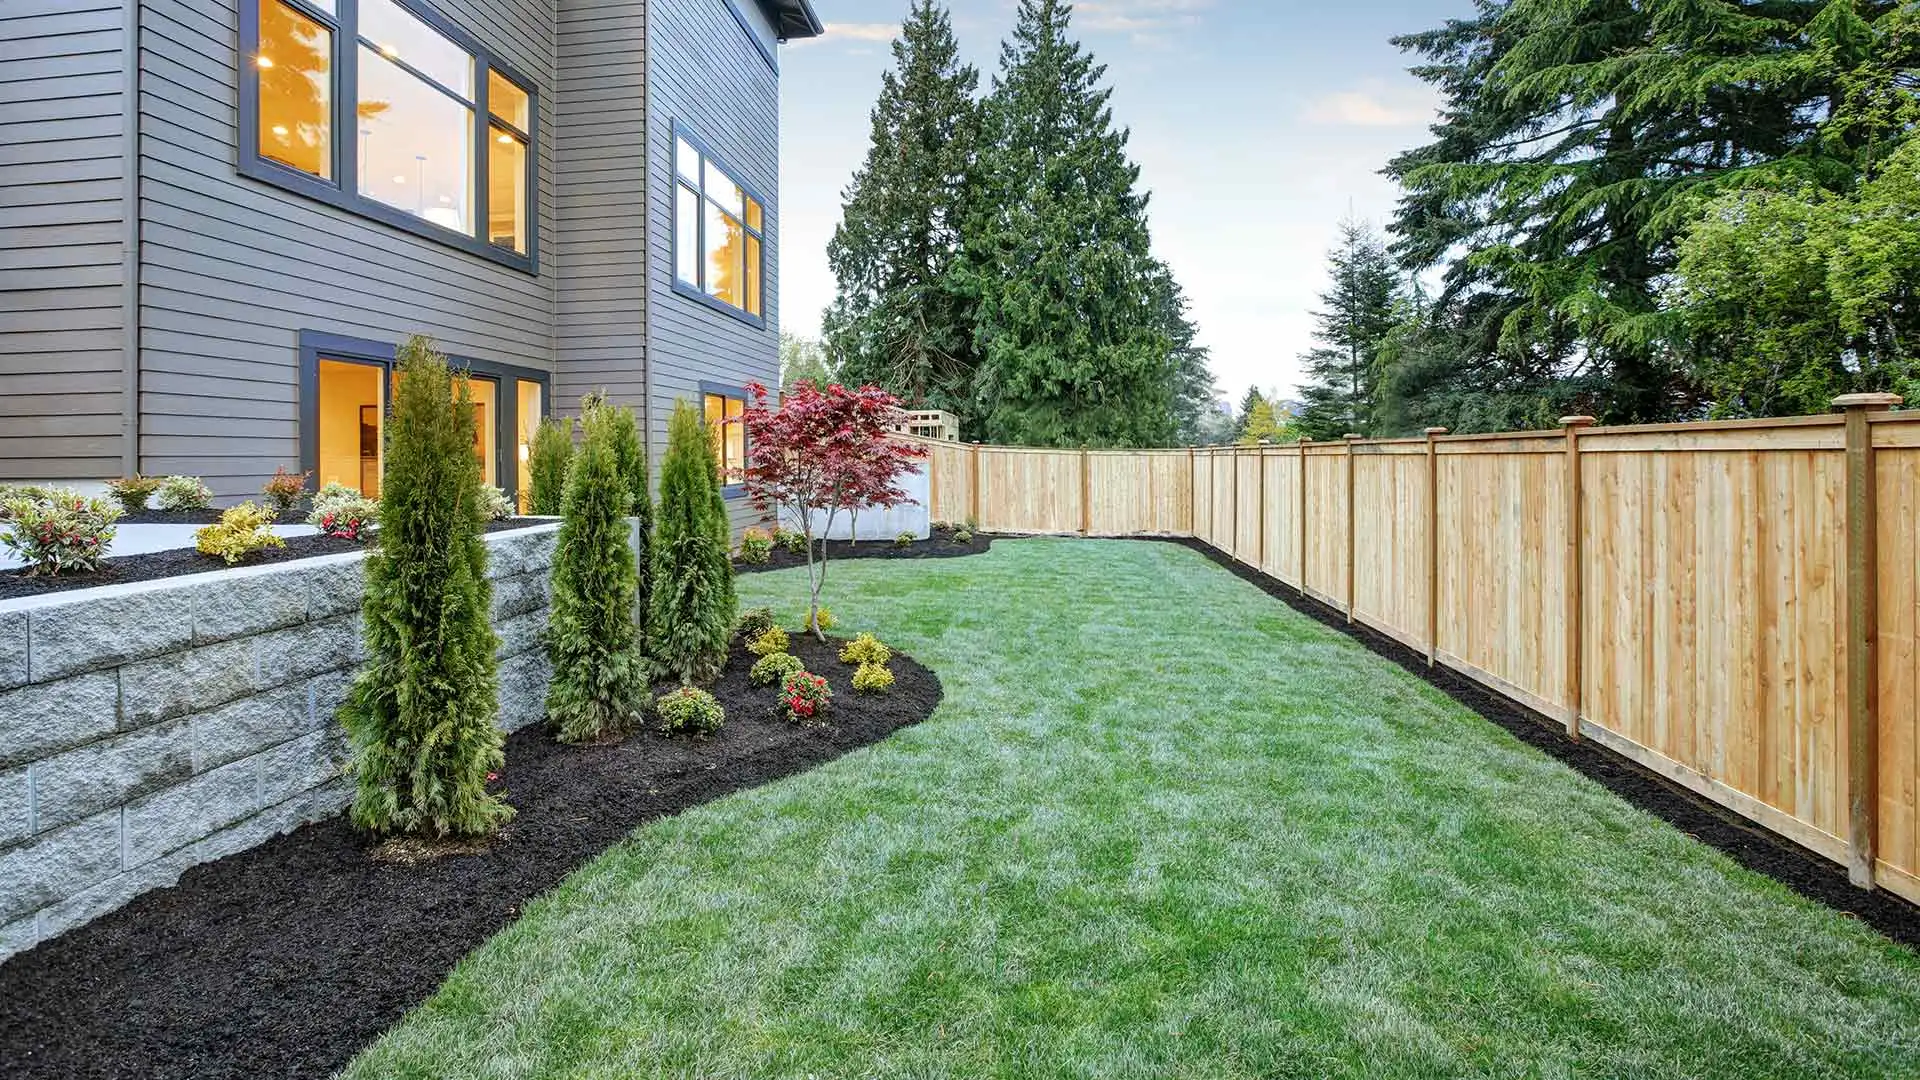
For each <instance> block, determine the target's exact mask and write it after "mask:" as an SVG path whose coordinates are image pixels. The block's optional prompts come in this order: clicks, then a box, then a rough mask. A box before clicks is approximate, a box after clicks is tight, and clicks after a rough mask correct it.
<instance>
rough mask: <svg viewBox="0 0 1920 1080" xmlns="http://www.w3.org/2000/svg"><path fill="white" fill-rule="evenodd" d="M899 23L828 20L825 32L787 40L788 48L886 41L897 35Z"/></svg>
mask: <svg viewBox="0 0 1920 1080" xmlns="http://www.w3.org/2000/svg"><path fill="white" fill-rule="evenodd" d="M899 33H900V24H899V23H881V22H865V23H862V22H830V23H828V24H827V32H826V33H825V34H823V35H821V36H820V37H817V38H799V39H796V40H794V41H789V42H787V47H788V48H793V47H794V46H796V45H800V46H805V45H818V44H839V43H852V42H873V41H879V42H888V41H892V40H893V39H894V38H895V37H897V36H899Z"/></svg>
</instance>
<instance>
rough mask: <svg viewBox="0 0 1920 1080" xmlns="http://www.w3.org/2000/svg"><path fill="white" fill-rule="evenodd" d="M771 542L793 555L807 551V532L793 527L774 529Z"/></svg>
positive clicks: (803, 553)
mask: <svg viewBox="0 0 1920 1080" xmlns="http://www.w3.org/2000/svg"><path fill="white" fill-rule="evenodd" d="M773 542H774V543H776V544H778V545H780V546H781V547H783V548H785V549H787V550H788V551H791V552H792V553H794V554H795V555H805V554H806V553H807V534H806V533H803V532H799V531H796V530H794V529H775V530H774V531H773Z"/></svg>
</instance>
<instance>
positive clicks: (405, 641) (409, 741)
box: [340, 337, 513, 837]
mask: <svg viewBox="0 0 1920 1080" xmlns="http://www.w3.org/2000/svg"><path fill="white" fill-rule="evenodd" d="M399 360H400V377H399V380H398V382H399V385H398V387H397V389H396V390H395V394H394V405H393V414H392V416H391V417H390V418H389V419H388V421H387V450H386V476H385V481H384V485H383V488H382V490H381V493H380V530H379V532H378V534H377V536H376V540H375V545H374V550H373V552H372V553H371V554H370V555H369V556H368V557H367V564H366V566H367V570H366V576H367V591H366V603H365V607H364V610H363V613H362V614H363V618H364V621H365V624H366V640H367V652H368V660H367V663H366V665H365V666H364V667H363V668H362V669H361V670H360V673H359V675H358V676H357V677H356V678H355V680H354V683H353V686H352V688H351V689H350V690H349V691H348V694H347V699H346V702H345V703H344V704H343V705H342V706H341V707H340V721H341V723H342V725H343V726H344V727H345V728H346V731H347V735H348V737H349V739H350V740H351V742H352V746H353V763H352V772H353V775H354V778H355V781H356V790H355V793H354V798H353V807H352V817H353V821H354V823H355V824H356V825H358V826H359V827H361V828H363V829H366V830H369V831H371V832H375V833H411V834H416V835H424V836H432V837H448V836H476V835H482V834H485V833H489V832H492V831H493V830H494V829H495V828H496V827H498V826H499V825H500V824H501V823H502V822H504V821H506V820H507V819H508V818H509V817H511V816H512V814H513V811H512V810H511V809H510V808H508V807H507V805H506V804H505V803H502V802H501V801H500V800H499V799H498V798H496V797H495V796H493V795H491V794H489V793H488V792H487V789H486V783H487V774H488V773H489V772H492V771H495V770H497V769H499V768H500V766H501V764H502V761H503V755H502V753H501V740H502V736H501V732H500V728H499V727H498V725H497V723H496V721H497V718H498V715H499V711H500V710H499V702H498V691H499V685H498V684H499V672H498V668H499V664H498V660H497V659H496V656H495V652H496V650H497V649H498V648H499V639H498V638H497V637H496V636H495V634H494V632H493V626H492V623H491V622H490V618H489V610H490V607H491V605H492V599H493V589H492V586H491V585H490V584H489V583H488V581H487V547H486V544H485V542H484V541H483V540H482V535H483V533H484V531H485V524H486V517H485V513H484V512H483V510H482V509H481V505H480V490H481V484H480V462H479V460H478V459H477V458H476V457H475V456H474V453H473V444H474V406H473V398H472V390H471V387H470V385H469V384H468V381H467V378H466V375H465V373H459V374H457V375H456V374H453V373H450V372H449V370H448V368H447V361H446V358H445V357H443V356H441V355H440V354H439V353H438V352H436V351H434V349H433V346H432V344H431V342H429V341H428V340H427V339H426V338H423V337H413V338H410V339H408V341H407V343H406V344H405V345H404V346H403V347H402V348H401V350H400V357H399Z"/></svg>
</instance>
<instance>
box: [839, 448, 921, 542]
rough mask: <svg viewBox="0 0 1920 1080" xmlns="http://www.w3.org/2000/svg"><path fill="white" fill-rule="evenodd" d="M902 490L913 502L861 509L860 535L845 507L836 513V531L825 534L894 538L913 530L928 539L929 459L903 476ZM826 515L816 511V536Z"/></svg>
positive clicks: (862, 538) (914, 533) (881, 538)
mask: <svg viewBox="0 0 1920 1080" xmlns="http://www.w3.org/2000/svg"><path fill="white" fill-rule="evenodd" d="M900 487H901V490H903V491H905V492H906V493H907V498H908V499H909V500H911V501H909V502H903V503H901V504H900V505H898V506H894V507H869V508H868V509H865V510H862V511H860V518H859V521H858V525H859V528H860V534H859V535H858V536H854V535H853V527H854V525H855V522H853V521H851V520H849V518H848V516H847V512H846V511H845V510H842V511H840V512H839V513H837V514H835V515H834V516H833V531H832V532H829V533H827V534H826V537H825V538H826V539H828V540H845V539H847V538H848V537H850V536H851V537H852V538H853V539H855V540H892V539H893V538H894V537H897V536H899V535H900V534H901V533H912V534H913V538H914V539H916V540H925V539H926V538H927V537H928V536H930V535H932V529H931V527H930V520H929V518H928V516H927V504H928V502H930V501H931V500H930V499H929V495H930V494H931V492H930V489H929V487H928V481H927V465H926V462H924V461H923V462H920V463H919V464H916V465H914V466H913V471H912V472H910V473H908V474H907V475H905V476H903V477H901V478H900ZM826 521H827V515H826V514H825V513H824V512H822V511H819V510H815V511H814V512H813V529H814V532H813V535H815V536H819V535H821V533H820V530H821V529H822V528H823V527H824V526H825V525H826Z"/></svg>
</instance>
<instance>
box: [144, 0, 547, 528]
mask: <svg viewBox="0 0 1920 1080" xmlns="http://www.w3.org/2000/svg"><path fill="white" fill-rule="evenodd" d="M141 2H142V5H143V15H142V27H141V63H142V65H143V84H142V94H141V99H140V114H141V115H140V122H141V127H140V130H141V142H140V155H141V174H142V177H143V179H144V186H143V195H144V198H143V199H142V201H141V203H142V205H141V229H142V233H141V245H142V260H141V273H140V290H141V291H140V296H141V305H140V375H141V394H140V454H141V465H142V468H144V469H145V470H146V471H148V472H190V473H194V474H197V475H201V476H204V477H206V479H207V482H208V483H209V484H210V485H212V487H213V489H214V491H215V492H216V493H217V494H218V495H220V496H222V497H223V498H225V499H229V500H231V499H233V498H237V497H240V496H244V495H250V494H253V493H255V492H257V491H258V490H259V487H260V485H261V483H263V482H264V480H265V479H266V477H267V476H268V475H270V474H271V473H272V472H273V469H274V467H275V466H276V465H289V466H291V465H293V464H294V463H295V461H296V460H297V459H298V455H299V432H298V415H299V403H298V400H297V393H296V390H295V387H296V385H297V378H298V370H297V364H298V355H297V351H296V350H297V341H298V336H299V333H300V331H301V330H318V331H325V332H329V333H335V334H345V335H349V336H353V337H361V338H371V339H374V340H379V341H398V340H400V339H402V338H404V337H405V336H407V335H408V334H412V333H425V334H430V335H432V336H433V337H434V338H435V339H436V341H438V342H439V344H440V346H441V347H442V348H444V349H446V350H447V351H448V352H452V353H457V354H461V355H466V356H473V357H476V358H482V359H487V360H493V361H498V362H502V363H510V364H519V365H523V366H526V367H532V368H538V369H550V368H551V366H552V358H553V322H554V280H555V278H554V270H553V264H554V260H553V257H552V256H553V251H552V238H553V235H554V231H555V215H556V207H555V202H554V192H555V188H554V181H553V176H554V172H553V170H554V144H553V136H552V132H553V123H554V104H555V90H556V84H555V77H554V72H555V57H554V45H555V39H554V34H553V27H552V22H551V15H550V10H551V9H550V7H549V5H548V4H546V3H543V2H540V0H437V3H436V8H437V9H438V10H439V11H440V12H441V13H442V14H444V15H445V16H446V17H447V18H449V19H450V20H452V21H453V22H455V23H457V24H459V25H460V26H461V27H462V28H464V29H465V30H466V31H467V32H469V33H471V34H472V35H473V36H474V37H476V38H478V39H479V40H480V41H482V42H484V43H486V45H487V47H488V48H490V49H491V50H493V51H494V52H496V53H498V54H499V55H500V56H501V57H502V58H503V59H504V60H506V61H507V62H508V63H510V64H512V65H513V66H514V67H515V68H517V69H518V70H519V71H520V72H521V73H522V74H524V75H525V76H526V77H527V78H529V79H531V80H533V82H534V84H535V87H536V89H537V90H538V93H539V109H540V128H541V130H540V138H539V145H538V147H537V148H536V151H537V154H538V158H539V163H540V170H539V171H540V185H539V191H538V197H537V214H538V218H539V222H540V229H541V234H542V241H543V244H544V246H545V250H543V251H542V252H541V273H540V274H539V275H538V276H533V275H528V274H524V273H522V272H520V271H517V270H513V269H510V268H508V267H504V266H500V265H498V264H495V263H492V262H489V261H488V260H485V259H482V258H479V257H477V256H474V255H469V254H467V253H465V252H462V251H459V250H457V249H454V248H451V247H447V246H445V245H442V244H438V243H435V242H433V241H431V240H428V239H425V238H422V237H417V236H414V235H412V234H411V233H407V232H404V231H402V230H399V229H395V228H391V227H388V226H385V225H382V224H380V223H378V222H375V221H371V220H368V219H366V218H362V217H359V216H356V215H354V214H352V213H350V212H348V211H344V210H339V209H336V208H334V207H331V206H327V205H325V204H322V203H318V202H314V201H311V200H308V199H304V198H301V197H300V196H298V195H294V194H291V193H289V192H286V191H283V190H281V189H279V188H276V187H273V186H271V185H269V184H264V183H260V182H258V181H255V180H252V179H250V178H247V177H243V176H241V175H239V174H238V173H237V171H236V168H235V166H236V162H237V160H238V153H239V151H238V146H239V141H238V137H237V136H238V133H237V132H236V130H235V124H236V121H237V116H238V100H239V99H238V93H239V91H238V86H237V83H236V72H237V70H238V69H237V65H236V55H235V42H236V41H237V40H238V33H239V31H238V16H237V9H236V7H235V5H234V2H233V0H141Z"/></svg>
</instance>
